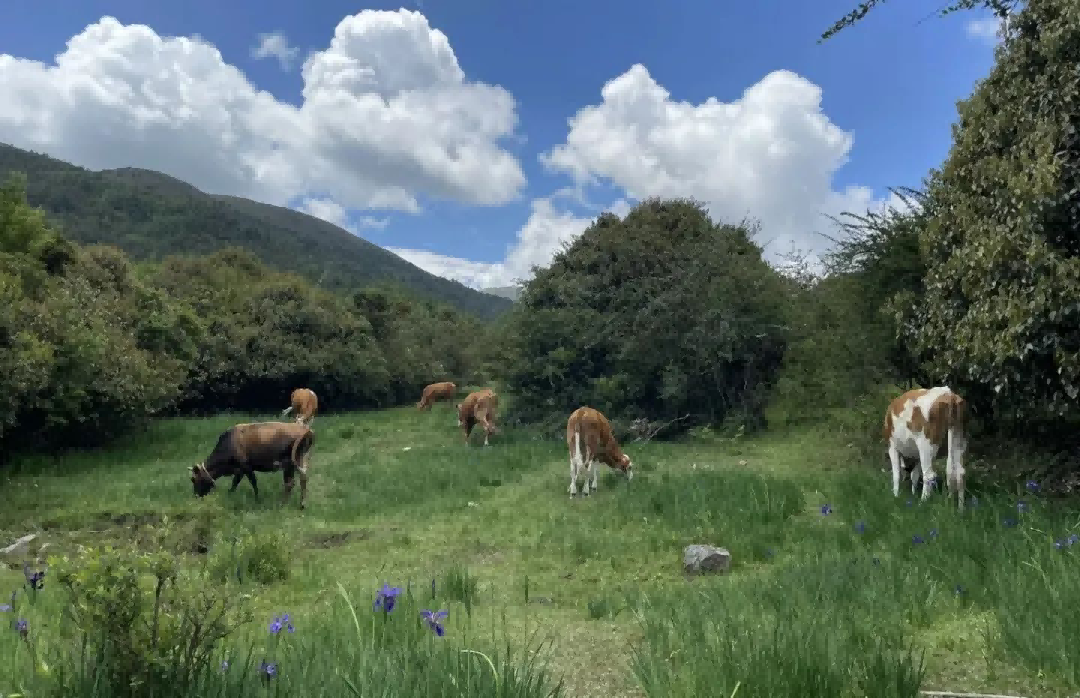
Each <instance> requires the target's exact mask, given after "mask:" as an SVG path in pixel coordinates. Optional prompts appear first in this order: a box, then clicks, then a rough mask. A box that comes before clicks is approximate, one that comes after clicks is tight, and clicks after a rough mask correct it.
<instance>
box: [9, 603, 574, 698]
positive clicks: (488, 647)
mask: <svg viewBox="0 0 1080 698" xmlns="http://www.w3.org/2000/svg"><path fill="white" fill-rule="evenodd" d="M338 588H339V595H338V597H337V598H336V602H335V603H334V604H333V605H332V606H331V607H329V608H327V609H326V611H329V612H324V613H322V614H319V615H303V616H297V615H289V614H286V613H281V614H275V615H274V616H273V617H272V618H267V619H265V621H266V622H265V624H263V626H262V627H263V630H262V632H261V633H258V634H252V633H241V634H239V635H238V636H237V637H232V638H228V639H225V640H222V641H221V642H219V643H217V644H216V647H215V650H214V652H213V659H212V661H208V662H202V663H200V664H198V665H197V666H195V667H194V669H192V667H191V666H190V665H185V661H186V656H185V653H184V652H183V651H182V650H183V647H185V646H187V645H188V644H194V643H196V642H197V634H198V629H197V628H189V629H188V633H187V634H186V635H185V636H183V637H178V638H176V640H177V642H178V645H179V648H180V650H181V651H179V652H171V651H170V652H167V653H166V654H164V655H162V657H164V660H163V661H161V660H162V657H152V658H151V660H152V661H153V660H154V659H157V660H159V664H160V665H159V666H157V667H155V668H154V669H153V670H145V671H140V673H139V677H140V678H139V681H138V682H137V684H123V685H118V684H116V683H115V682H112V681H111V680H110V677H115V676H117V675H119V672H128V673H130V667H128V666H124V665H118V666H116V667H112V666H110V663H111V662H123V661H124V660H125V658H124V657H121V656H119V655H117V654H116V653H115V652H113V653H109V652H106V653H101V652H94V651H90V652H87V651H86V645H87V640H88V639H89V638H88V637H87V634H86V633H87V631H88V630H89V631H90V632H91V633H92V632H93V630H92V629H88V628H85V627H80V628H78V629H77V630H75V629H73V628H71V627H69V626H68V624H67V622H66V619H64V618H63V617H62V616H61V614H60V611H61V609H60V608H58V607H57V603H56V601H57V600H56V599H50V600H46V599H44V598H41V597H36V598H34V603H33V605H32V606H30V604H29V597H28V599H27V603H26V604H21V605H20V606H17V607H16V614H17V616H18V618H20V619H23V620H25V621H26V625H25V626H23V627H25V628H27V632H26V633H25V635H24V634H22V633H20V632H18V631H17V630H16V629H14V628H12V629H11V630H8V629H7V628H4V630H5V631H7V632H0V657H2V658H4V661H3V662H0V666H2V668H0V694H3V695H7V694H25V695H55V696H72V695H78V696H87V697H89V698H97V697H99V696H100V697H102V698H104V697H105V696H109V697H110V698H115V697H116V696H120V695H131V696H136V695H137V696H157V697H159V698H165V697H169V698H179V697H188V696H191V697H194V696H199V697H200V698H204V697H208V696H222V697H223V698H225V697H233V696H245V695H266V694H267V693H269V694H272V695H283V696H298V697H306V696H348V695H355V696H372V697H386V698H389V697H391V696H446V697H447V698H449V697H451V696H453V697H454V698H457V697H458V696H462V695H467V696H478V697H487V696H491V697H495V696H498V697H500V698H511V697H514V698H533V697H537V698H539V697H545V698H546V697H552V698H555V697H557V696H560V695H562V691H563V689H562V687H561V685H560V683H559V682H557V681H555V680H553V679H552V678H551V676H550V675H549V672H548V671H547V670H546V669H545V667H544V665H543V662H542V661H541V659H542V653H543V650H544V644H545V643H543V642H536V637H535V635H533V636H530V637H525V638H512V637H510V636H509V634H506V635H504V636H503V637H502V638H500V637H497V636H496V635H495V634H494V633H492V634H491V635H490V636H488V637H474V636H472V634H471V630H470V624H469V622H468V619H467V618H454V617H452V616H453V614H455V613H461V615H465V614H464V613H462V612H461V609H459V608H453V605H452V604H451V603H450V601H449V600H448V599H446V598H427V599H426V600H421V599H418V598H416V597H415V596H414V594H413V593H412V591H411V590H409V589H393V590H391V591H396V592H400V593H397V594H394V603H393V605H392V607H390V606H389V604H387V603H383V604H380V605H379V607H378V608H375V607H374V606H373V604H372V596H373V594H372V593H371V592H370V591H368V590H354V592H353V593H348V592H346V591H345V589H344V587H342V586H341V585H338ZM374 596H375V597H376V598H378V596H379V590H376V593H375V594H374ZM387 609H389V610H387ZM440 611H442V613H440ZM6 613H7V612H6ZM73 630H75V631H74V632H73ZM97 630H105V631H106V632H112V633H115V632H116V629H115V628H112V629H110V628H97ZM80 633H82V634H81V635H80ZM90 643H91V644H93V640H92V639H90ZM114 668H115V669H116V670H115V671H114V670H113V669H114ZM143 669H146V667H143ZM125 675H127V674H125Z"/></svg>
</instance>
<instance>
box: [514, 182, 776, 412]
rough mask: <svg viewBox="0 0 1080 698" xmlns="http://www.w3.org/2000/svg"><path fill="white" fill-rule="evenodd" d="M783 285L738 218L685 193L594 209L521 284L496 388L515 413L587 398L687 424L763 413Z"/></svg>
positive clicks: (608, 408)
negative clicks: (577, 233) (721, 219)
mask: <svg viewBox="0 0 1080 698" xmlns="http://www.w3.org/2000/svg"><path fill="white" fill-rule="evenodd" d="M784 304H785V284H784V281H783V280H782V278H781V277H780V276H779V275H778V274H777V273H776V272H775V271H774V270H773V269H771V268H770V267H769V266H768V265H767V264H766V263H765V262H764V261H763V259H762V257H761V249H760V248H759V247H757V246H756V245H755V244H754V243H752V242H751V241H750V231H749V230H748V229H747V228H746V227H743V226H732V225H717V224H715V223H713V222H712V220H711V219H710V218H709V216H708V213H707V212H706V211H705V210H704V208H702V207H701V206H700V205H699V204H697V203H695V202H692V201H683V200H672V201H663V200H658V199H650V200H647V201H644V202H642V203H641V204H639V205H638V206H637V207H635V208H634V209H633V210H632V211H631V212H630V213H628V214H627V216H626V218H625V219H624V220H619V218H618V217H616V216H614V215H612V214H604V215H601V216H600V217H599V218H598V219H597V220H596V221H595V222H594V223H593V224H592V225H591V226H590V227H589V228H588V229H587V230H586V231H585V232H584V233H583V234H582V235H581V237H580V238H578V239H577V240H575V241H574V243H573V244H572V245H570V246H569V248H567V249H566V250H565V251H563V252H561V253H559V254H558V255H556V257H555V259H554V261H553V263H552V264H551V266H550V267H549V268H547V269H541V270H538V271H537V273H536V276H535V278H534V279H532V280H531V281H530V282H529V283H527V284H526V285H525V287H524V289H523V292H522V296H521V299H520V306H521V307H520V308H519V309H518V310H517V311H516V313H515V315H516V317H514V318H513V320H512V322H511V323H510V333H511V335H512V337H513V339H514V340H515V341H516V352H515V357H514V358H513V359H512V360H511V361H510V362H509V364H510V365H509V371H508V374H507V375H506V381H507V389H508V391H509V392H512V393H513V394H514V395H515V396H516V397H517V399H518V409H519V410H520V415H521V418H523V419H530V420H531V419H541V420H543V419H551V420H552V422H557V421H559V420H565V419H566V414H567V413H568V412H569V411H570V410H572V409H574V408H575V407H577V406H579V405H582V404H589V405H591V406H593V407H596V408H597V409H599V410H601V411H603V412H604V413H605V414H608V415H609V417H611V418H615V419H622V420H624V421H625V420H628V419H637V418H644V419H647V420H649V421H662V422H669V421H671V420H674V419H679V420H680V421H679V422H678V423H676V424H674V425H673V426H672V430H674V429H675V428H687V427H690V426H692V425H694V424H702V423H714V422H717V421H719V420H722V419H723V418H725V417H726V416H729V415H730V414H731V413H732V412H733V411H735V412H736V413H737V414H738V415H739V416H740V418H742V419H744V420H745V421H746V422H747V423H748V425H749V426H757V425H759V424H760V421H761V407H762V404H763V400H764V389H765V387H766V386H767V384H768V382H769V380H770V378H771V377H772V376H773V374H774V372H775V370H776V367H777V366H778V365H779V362H780V359H781V357H782V355H783V349H784V344H785V340H786V335H787V326H786V325H785V322H784V310H783V308H784Z"/></svg>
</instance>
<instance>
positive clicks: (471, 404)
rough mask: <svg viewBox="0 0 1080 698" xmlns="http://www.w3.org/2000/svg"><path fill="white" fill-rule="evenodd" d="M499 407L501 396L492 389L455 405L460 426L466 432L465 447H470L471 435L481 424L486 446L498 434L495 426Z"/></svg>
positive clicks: (480, 391)
mask: <svg viewBox="0 0 1080 698" xmlns="http://www.w3.org/2000/svg"><path fill="white" fill-rule="evenodd" d="M498 406H499V396H498V395H496V394H495V391H494V390H492V389H491V388H484V389H483V390H477V391H476V392H474V393H469V394H468V396H467V397H466V398H465V400H464V401H463V402H460V403H458V404H457V405H454V409H456V410H457V414H458V420H457V423H458V426H459V427H461V428H463V429H464V430H465V445H466V446H468V445H469V434H471V433H472V430H473V427H474V426H476V425H477V424H479V425H480V426H482V427H483V428H484V445H485V446H487V445H488V437H490V436H491V435H492V434H494V433H496V432H498V430H499V429H498V427H496V426H495V409H496V408H497V407H498Z"/></svg>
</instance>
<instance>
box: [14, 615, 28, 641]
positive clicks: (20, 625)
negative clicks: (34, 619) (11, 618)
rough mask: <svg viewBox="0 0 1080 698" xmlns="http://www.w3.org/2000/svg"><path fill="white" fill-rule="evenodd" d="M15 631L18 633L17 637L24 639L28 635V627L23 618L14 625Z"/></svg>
mask: <svg viewBox="0 0 1080 698" xmlns="http://www.w3.org/2000/svg"><path fill="white" fill-rule="evenodd" d="M15 629H16V630H18V631H19V635H20V636H21V637H22V638H23V639H26V636H27V635H29V634H30V626H29V625H28V624H27V622H26V619H25V618H20V619H19V622H17V623H16V624H15Z"/></svg>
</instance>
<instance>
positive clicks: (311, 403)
mask: <svg viewBox="0 0 1080 698" xmlns="http://www.w3.org/2000/svg"><path fill="white" fill-rule="evenodd" d="M289 402H290V403H292V404H290V405H289V406H288V407H286V408H285V409H284V410H283V411H282V413H281V416H282V417H284V416H285V415H287V414H289V413H290V412H295V413H296V423H297V424H305V425H307V426H311V421H312V420H313V419H315V413H316V412H318V411H319V398H317V397H315V391H314V390H311V389H310V388H297V389H296V390H294V391H292V395H290V396H289Z"/></svg>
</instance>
